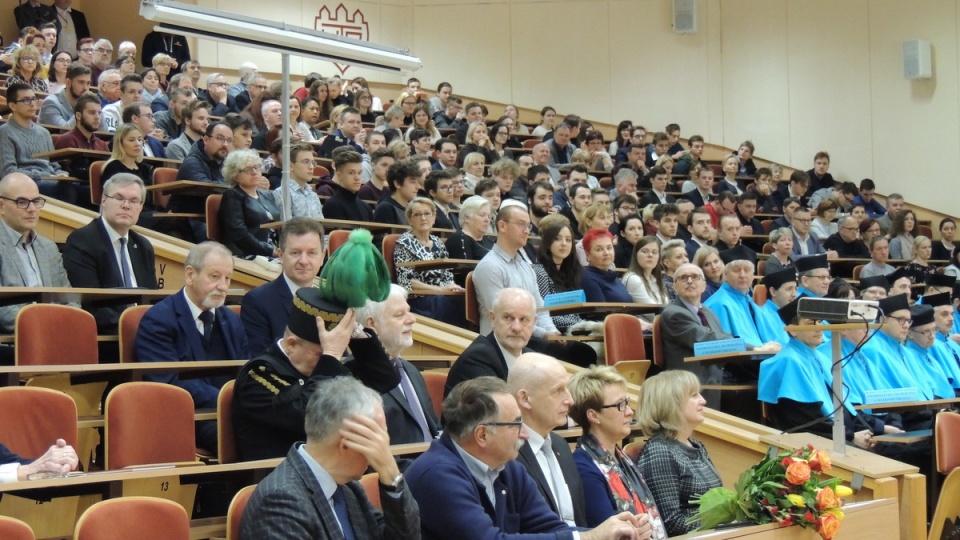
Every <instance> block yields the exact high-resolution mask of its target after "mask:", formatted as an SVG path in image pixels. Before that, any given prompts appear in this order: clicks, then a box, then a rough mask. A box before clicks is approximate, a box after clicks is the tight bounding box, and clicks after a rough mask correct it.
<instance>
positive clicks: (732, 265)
mask: <svg viewBox="0 0 960 540" xmlns="http://www.w3.org/2000/svg"><path fill="white" fill-rule="evenodd" d="M740 266H745V267H747V268H749V269H750V273H751V274H752V273H753V263H752V262H750V261H748V260H747V259H734V260H732V261H730V262H728V263H727V264H726V265H724V267H723V273H724V275H726V274H727V272H732V271H733V270H734V269H736V268H738V267H740Z"/></svg>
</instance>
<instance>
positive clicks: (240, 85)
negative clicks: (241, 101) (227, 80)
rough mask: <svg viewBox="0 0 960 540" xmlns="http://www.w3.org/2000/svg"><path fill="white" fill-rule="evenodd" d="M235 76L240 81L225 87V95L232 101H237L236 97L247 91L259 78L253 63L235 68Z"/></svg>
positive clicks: (245, 63) (258, 72)
mask: <svg viewBox="0 0 960 540" xmlns="http://www.w3.org/2000/svg"><path fill="white" fill-rule="evenodd" d="M237 75H238V76H239V77H240V80H239V81H237V82H236V83H234V84H231V85H230V86H229V87H227V95H228V96H230V97H232V98H233V99H237V96H238V95H240V94H242V93H244V92H246V91H247V90H248V89H249V87H250V83H251V82H253V80H254V79H255V78H257V77H258V76H260V71H259V70H258V69H257V65H256V64H254V63H253V62H244V63H242V64H240V67H238V68H237Z"/></svg>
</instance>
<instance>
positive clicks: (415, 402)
mask: <svg viewBox="0 0 960 540" xmlns="http://www.w3.org/2000/svg"><path fill="white" fill-rule="evenodd" d="M389 289H390V293H389V294H388V295H387V298H386V299H385V300H384V301H382V302H375V301H373V300H370V299H368V300H367V303H366V304H365V305H364V306H363V307H362V308H360V309H358V310H357V322H358V323H359V324H360V325H361V326H364V327H366V328H370V329H371V330H373V331H374V332H376V334H375V335H376V337H377V338H379V340H380V343H381V345H383V349H384V351H386V356H387V357H388V358H389V359H390V362H389V367H390V370H391V371H390V372H391V373H393V374H399V377H398V378H397V381H398V382H396V383H394V384H393V385H392V386H390V387H388V388H385V389H381V390H378V391H379V392H380V393H381V395H380V397H382V398H383V409H384V414H385V415H386V424H387V433H388V434H389V435H390V442H391V443H392V444H408V443H418V442H425V441H431V440H433V439H434V438H436V437H437V434H438V433H439V432H440V421H439V420H438V419H437V417H436V414H434V412H433V403H432V401H431V398H430V393H429V392H428V391H427V384H426V382H424V380H423V376H422V375H421V374H420V370H418V369H417V367H416V366H414V365H413V364H411V363H410V362H407V361H406V360H404V359H403V358H402V357H401V354H402V353H403V351H405V350H407V349H409V348H410V347H412V346H413V325H414V323H415V322H417V319H416V317H415V316H414V315H413V314H412V313H411V311H410V306H409V305H408V303H407V291H406V290H405V289H403V287H401V286H399V285H396V284H391V285H390V287H389ZM461 311H462V310H461ZM352 349H353V347H352V345H351V350H352ZM360 361H361V359H360V357H359V356H357V359H356V360H352V361H350V362H347V364H346V365H347V367H349V368H351V369H355V368H354V366H353V364H355V363H357V362H360ZM367 386H371V387H376V386H375V385H372V384H369V383H367ZM383 386H386V384H384V385H383Z"/></svg>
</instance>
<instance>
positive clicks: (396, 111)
mask: <svg viewBox="0 0 960 540" xmlns="http://www.w3.org/2000/svg"><path fill="white" fill-rule="evenodd" d="M403 117H404V114H403V109H402V108H400V106H399V105H391V106H390V108H389V109H387V110H386V111H384V112H383V119H384V120H387V121H389V120H396V119H397V118H403Z"/></svg>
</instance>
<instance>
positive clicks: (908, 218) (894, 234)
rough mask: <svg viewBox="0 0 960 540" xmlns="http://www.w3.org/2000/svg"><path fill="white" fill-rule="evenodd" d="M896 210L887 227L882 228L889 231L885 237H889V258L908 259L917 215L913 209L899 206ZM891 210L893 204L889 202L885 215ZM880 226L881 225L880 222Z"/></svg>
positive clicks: (911, 248) (911, 251) (911, 250)
mask: <svg viewBox="0 0 960 540" xmlns="http://www.w3.org/2000/svg"><path fill="white" fill-rule="evenodd" d="M897 210H898V211H897V212H896V215H894V216H893V221H892V222H891V224H890V227H889V229H885V230H884V232H889V234H888V235H887V237H888V238H890V258H891V259H906V260H910V259H912V258H913V251H914V245H913V243H914V237H915V236H916V235H917V217H916V215H915V214H914V213H913V210H907V209H900V208H898V209H897ZM893 211H894V205H893V204H890V210H889V211H888V212H887V215H888V216H889V215H890V214H891V213H892V212H893ZM881 227H883V225H882V224H881Z"/></svg>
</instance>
